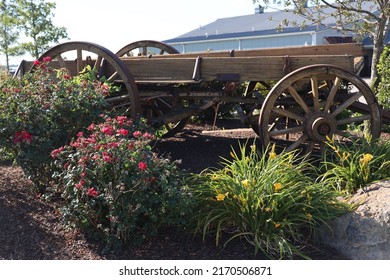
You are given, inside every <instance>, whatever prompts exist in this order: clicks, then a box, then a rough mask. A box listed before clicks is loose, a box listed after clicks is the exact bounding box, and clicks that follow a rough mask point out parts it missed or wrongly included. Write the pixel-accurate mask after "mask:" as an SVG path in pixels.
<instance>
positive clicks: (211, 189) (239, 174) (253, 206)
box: [192, 145, 349, 258]
mask: <svg viewBox="0 0 390 280" xmlns="http://www.w3.org/2000/svg"><path fill="white" fill-rule="evenodd" d="M245 146H246V145H244V146H241V148H240V153H239V154H237V153H236V152H235V151H232V153H231V156H232V160H226V159H225V160H224V161H223V162H222V164H223V166H224V168H223V169H221V170H216V171H212V170H206V171H205V172H204V173H202V174H200V175H199V176H198V177H196V178H195V180H194V183H193V188H192V191H193V192H194V196H195V198H196V199H197V200H198V201H199V203H200V206H199V210H198V211H197V212H194V217H195V222H194V223H196V224H197V227H196V232H201V233H203V237H204V238H205V237H206V236H207V235H208V234H215V238H216V241H217V243H218V242H220V240H221V235H222V234H223V233H229V235H230V234H231V235H232V237H231V238H230V239H229V241H230V240H232V239H234V238H238V237H244V238H245V239H246V240H247V241H248V242H249V243H251V244H252V245H253V246H254V248H255V253H257V252H258V251H259V250H260V251H262V252H263V253H264V254H266V255H267V256H269V257H270V258H285V257H293V256H295V255H301V256H303V253H302V251H301V249H300V245H302V244H305V242H307V241H308V240H310V238H311V237H312V236H313V233H314V232H315V229H316V227H317V225H319V224H320V223H322V222H325V221H326V220H328V219H330V218H333V217H335V216H337V215H339V214H341V213H344V212H345V211H347V210H348V209H349V206H348V205H346V204H344V203H341V202H339V201H338V200H337V199H336V196H337V193H336V192H335V191H334V190H332V189H331V188H328V187H326V186H325V185H324V184H321V183H313V180H312V179H311V178H310V177H308V176H307V175H305V172H306V171H310V172H311V169H312V168H313V167H312V166H311V165H310V164H309V163H308V162H307V161H306V160H302V159H300V158H298V157H297V156H296V154H295V153H293V152H289V153H282V154H280V155H276V153H275V152H274V150H273V149H271V150H268V151H267V152H266V153H263V154H260V153H259V152H258V151H257V150H256V148H255V147H254V146H252V147H251V149H250V151H249V153H246V151H245V150H246V147H245Z"/></svg>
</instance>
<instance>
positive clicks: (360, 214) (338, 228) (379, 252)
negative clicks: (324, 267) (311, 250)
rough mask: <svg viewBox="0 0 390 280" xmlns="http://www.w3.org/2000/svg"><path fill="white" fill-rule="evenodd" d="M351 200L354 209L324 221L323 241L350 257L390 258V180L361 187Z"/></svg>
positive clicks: (320, 237)
mask: <svg viewBox="0 0 390 280" xmlns="http://www.w3.org/2000/svg"><path fill="white" fill-rule="evenodd" d="M351 203H358V204H359V206H358V207H357V209H356V210H355V211H354V212H351V213H348V214H345V215H343V216H340V217H338V218H336V219H334V220H332V221H330V222H328V223H327V224H328V226H326V225H323V227H322V228H321V232H320V235H319V239H320V242H321V243H323V244H324V245H326V246H328V247H331V248H333V249H335V250H336V251H337V252H338V253H340V254H341V255H343V256H344V257H345V258H346V259H355V260H389V259H390V181H383V182H378V183H375V184H372V185H370V186H368V187H365V188H364V189H362V190H360V191H358V192H357V193H356V194H355V195H353V197H352V198H351Z"/></svg>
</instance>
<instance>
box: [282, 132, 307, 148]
mask: <svg viewBox="0 0 390 280" xmlns="http://www.w3.org/2000/svg"><path fill="white" fill-rule="evenodd" d="M307 138H308V136H307V135H305V134H304V135H302V136H301V137H300V138H299V139H298V140H296V141H295V142H293V143H292V144H291V145H290V146H288V147H287V148H286V152H291V151H293V150H295V149H297V148H298V147H299V146H300V145H302V144H303V143H304V142H305V141H306V140H307ZM311 150H312V149H311ZM311 150H310V151H311Z"/></svg>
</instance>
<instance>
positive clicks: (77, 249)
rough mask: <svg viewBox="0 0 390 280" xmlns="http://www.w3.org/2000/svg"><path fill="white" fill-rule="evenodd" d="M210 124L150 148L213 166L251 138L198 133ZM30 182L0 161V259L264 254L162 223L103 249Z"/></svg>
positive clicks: (318, 255)
mask: <svg viewBox="0 0 390 280" xmlns="http://www.w3.org/2000/svg"><path fill="white" fill-rule="evenodd" d="M236 124H237V123H236V122H235V121H230V122H224V123H222V122H221V123H218V126H219V129H231V128H235V126H236ZM210 129H211V126H209V125H206V126H199V125H189V126H188V127H187V128H186V129H185V130H184V131H183V132H181V133H179V134H178V135H177V136H176V137H172V138H167V139H163V140H161V141H158V142H157V143H156V144H155V146H154V149H155V150H156V151H158V152H159V153H160V154H165V155H169V156H170V157H171V159H172V160H180V161H181V163H180V164H179V167H180V168H182V169H185V170H187V171H188V172H193V173H199V172H201V171H202V170H204V169H205V168H207V167H214V168H217V167H218V166H219V162H220V160H221V157H226V158H228V157H229V153H230V151H231V148H232V147H233V148H238V146H239V145H238V143H239V141H241V142H245V141H249V143H251V144H252V143H253V141H256V136H255V134H254V133H253V132H251V131H248V130H223V131H220V132H213V133H202V131H203V130H210ZM29 186H30V181H29V180H28V179H26V178H25V177H24V176H23V172H22V170H21V169H20V168H18V167H13V166H10V165H7V164H4V163H3V164H1V165H0V259H57V260H65V259H88V260H95V259H146V260H147V259H253V258H257V259H264V256H262V255H257V256H254V249H253V247H251V246H250V245H248V244H247V243H246V242H245V241H243V242H240V241H239V240H234V241H232V242H231V243H229V244H228V245H227V246H226V247H223V246H222V245H220V246H216V245H215V242H214V239H213V238H210V239H208V240H205V241H203V240H202V239H201V237H198V236H196V237H193V236H186V235H184V234H183V233H182V232H177V231H175V230H174V229H165V230H163V231H162V232H161V234H160V235H159V236H157V237H155V238H152V239H150V240H148V241H147V242H146V243H144V244H142V245H139V246H137V247H136V248H132V249H127V250H122V251H117V252H111V253H106V254H103V253H102V250H103V248H104V246H103V244H100V243H98V242H95V241H93V240H89V239H88V238H87V237H85V236H84V235H83V234H82V233H81V232H78V231H76V230H70V229H66V228H65V227H64V225H63V224H62V222H61V219H60V218H61V216H60V213H59V212H58V210H57V207H56V206H57V203H56V202H46V201H44V200H43V199H40V198H39V197H37V196H36V194H34V193H33V192H31V191H30V189H29ZM226 238H227V236H226ZM305 251H306V253H307V254H308V255H309V256H310V257H311V258H313V259H340V258H342V257H341V256H339V255H337V254H336V253H335V252H333V251H331V250H328V249H325V248H320V249H315V248H309V247H308V248H306V250H305Z"/></svg>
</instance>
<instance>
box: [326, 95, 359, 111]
mask: <svg viewBox="0 0 390 280" xmlns="http://www.w3.org/2000/svg"><path fill="white" fill-rule="evenodd" d="M362 95H363V93H361V92H357V93H355V94H354V95H353V96H351V97H350V98H349V99H348V100H346V101H345V102H344V103H343V104H341V105H340V106H339V107H337V109H336V110H334V111H333V112H332V115H333V116H337V115H338V114H340V113H341V112H342V111H344V110H345V109H346V108H348V107H349V106H351V105H352V104H353V103H355V102H356V101H358V100H359V98H360V97H362Z"/></svg>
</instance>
